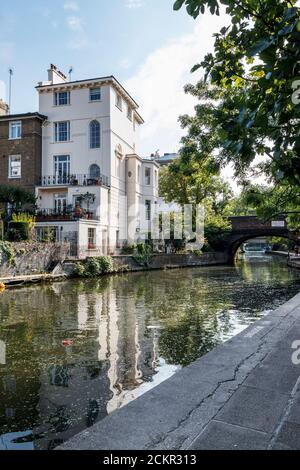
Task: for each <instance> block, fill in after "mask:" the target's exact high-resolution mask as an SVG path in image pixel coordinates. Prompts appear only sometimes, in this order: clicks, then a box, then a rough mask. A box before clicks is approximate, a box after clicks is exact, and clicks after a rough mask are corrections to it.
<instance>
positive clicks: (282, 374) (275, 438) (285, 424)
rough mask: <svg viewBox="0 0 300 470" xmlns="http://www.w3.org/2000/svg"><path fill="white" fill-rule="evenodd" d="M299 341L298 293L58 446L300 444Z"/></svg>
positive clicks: (267, 446)
mask: <svg viewBox="0 0 300 470" xmlns="http://www.w3.org/2000/svg"><path fill="white" fill-rule="evenodd" d="M299 340H300V294H298V295H296V296H295V297H293V298H292V299H291V300H289V301H288V302H286V303H285V304H284V305H282V306H281V307H279V308H278V309H276V310H275V311H274V312H272V313H270V314H269V315H267V316H265V317H264V318H262V319H261V320H258V321H257V322H255V323H254V324H253V325H251V326H250V327H248V328H247V329H246V330H244V331H243V332H242V333H240V334H239V335H237V336H235V337H234V338H232V339H231V340H229V341H227V342H226V343H225V344H223V345H221V346H218V347H216V348H215V349H213V350H212V351H211V352H209V353H208V354H206V355H205V356H203V357H202V358H201V359H199V360H197V361H195V362H194V363H192V364H191V365H190V366H188V367H186V368H184V369H183V370H181V371H179V372H177V373H176V374H175V375H174V376H173V377H171V378H170V379H168V380H167V381H165V382H163V383H162V384H160V385H158V386H157V387H156V388H154V389H153V390H151V391H149V392H147V393H146V394H145V395H143V396H142V397H140V398H137V399H136V400H135V401H133V402H131V403H130V404H128V405H126V406H125V407H124V408H122V409H119V410H117V411H115V412H114V413H112V414H111V415H110V416H108V417H106V418H105V419H104V420H102V421H100V422H99V423H97V424H95V425H94V426H93V427H92V428H90V429H87V430H85V431H84V432H81V433H79V434H78V435H77V436H75V437H73V438H71V439H70V440H69V441H68V442H66V443H65V444H64V445H62V446H61V447H60V448H59V449H63V450H70V449H71V450H81V449H82V450H83V449H86V450H98V449H104V450H127V449H129V450H135V449H151V450H154V449H163V450H174V449H176V450H177V449H184V450H186V449H236V450H238V449H300V413H299V409H300V386H299V375H300V365H299V364H298V362H299V361H298V360H297V359H299V355H297V351H295V349H293V347H295V345H296V343H295V341H298V342H299ZM297 344H298V348H299V343H297ZM293 353H296V354H295V357H294V363H293V361H292V354H293Z"/></svg>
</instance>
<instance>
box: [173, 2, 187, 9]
mask: <svg viewBox="0 0 300 470" xmlns="http://www.w3.org/2000/svg"><path fill="white" fill-rule="evenodd" d="M184 2H185V0H176V2H175V3H174V6H173V10H175V11H177V10H180V8H181V7H182V5H183V4H184Z"/></svg>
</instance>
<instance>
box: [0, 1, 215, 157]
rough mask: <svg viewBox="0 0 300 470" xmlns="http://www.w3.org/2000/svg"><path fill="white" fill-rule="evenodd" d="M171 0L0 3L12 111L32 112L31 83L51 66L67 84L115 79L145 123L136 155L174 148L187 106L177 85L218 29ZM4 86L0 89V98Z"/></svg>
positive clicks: (0, 48) (1, 67)
mask: <svg viewBox="0 0 300 470" xmlns="http://www.w3.org/2000/svg"><path fill="white" fill-rule="evenodd" d="M172 7H173V0H52V1H51V2H49V1H45V0H27V1H24V0H14V1H13V2H1V6H0V24H1V29H0V80H2V82H4V85H5V84H7V81H8V68H9V67H13V69H14V76H13V99H12V112H14V113H18V112H28V111H35V110H37V108H38V101H37V94H36V91H35V88H34V87H35V86H36V84H37V82H38V81H42V80H46V79H47V68H48V66H49V64H50V63H54V64H56V65H58V66H59V68H60V69H61V70H64V71H65V72H67V71H68V69H69V67H70V66H71V65H72V66H73V68H74V73H73V77H72V78H73V79H74V80H79V79H84V78H91V77H98V76H105V75H110V74H114V75H115V76H116V77H117V78H118V79H119V80H120V81H121V82H122V83H123V84H124V85H125V86H126V87H127V88H128V89H129V91H130V93H131V94H132V95H133V96H134V97H135V98H136V99H137V101H138V102H139V104H140V112H141V114H142V116H143V117H144V118H145V120H146V124H145V126H143V127H144V128H143V131H142V142H141V154H142V155H145V154H148V153H150V152H151V151H155V150H156V149H159V150H160V151H161V153H164V152H171V151H176V150H177V149H178V147H179V140H180V136H181V135H182V131H181V130H180V127H179V125H178V123H177V118H178V115H179V114H182V113H185V112H192V110H193V106H194V104H195V103H194V102H193V101H192V99H191V98H189V97H186V96H185V95H184V93H183V85H184V84H185V83H187V82H188V81H190V80H196V79H197V78H199V75H198V76H193V77H191V76H190V73H189V70H190V68H191V67H192V65H193V64H194V63H195V62H196V61H198V60H199V59H200V58H201V56H203V55H204V53H205V52H207V51H208V50H209V49H210V48H211V46H212V40H211V35H212V33H213V32H215V31H217V30H218V29H219V26H222V25H223V24H224V17H223V19H222V21H220V19H217V18H212V17H210V16H209V17H208V18H206V20H205V19H202V20H198V21H196V22H195V21H194V20H193V19H192V18H190V17H189V16H188V15H187V13H186V11H185V10H182V11H180V12H174V11H173V9H172ZM4 88H5V86H3V83H2V86H0V97H3V95H4V90H3V89H4Z"/></svg>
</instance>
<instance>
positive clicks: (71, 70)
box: [69, 66, 74, 82]
mask: <svg viewBox="0 0 300 470" xmlns="http://www.w3.org/2000/svg"><path fill="white" fill-rule="evenodd" d="M73 72H74V69H73V67H72V66H71V67H70V70H69V81H70V82H71V81H72V73H73Z"/></svg>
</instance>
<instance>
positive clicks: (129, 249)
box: [122, 242, 136, 255]
mask: <svg viewBox="0 0 300 470" xmlns="http://www.w3.org/2000/svg"><path fill="white" fill-rule="evenodd" d="M135 251H136V245H134V244H132V245H129V244H128V243H127V242H126V243H125V244H124V246H123V248H122V253H123V254H124V255H133V254H134V252H135Z"/></svg>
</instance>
